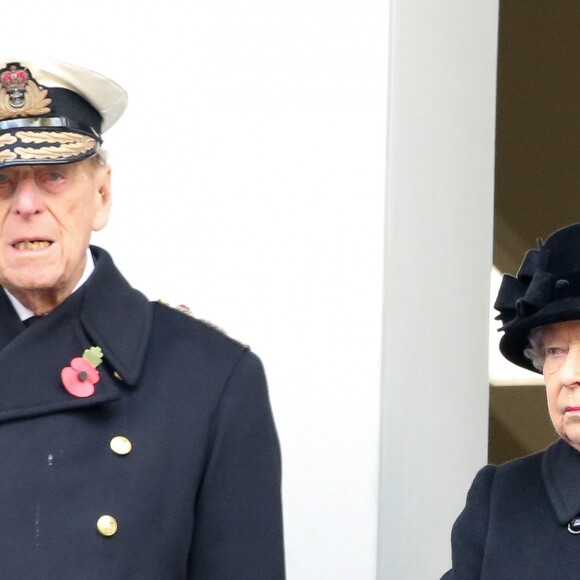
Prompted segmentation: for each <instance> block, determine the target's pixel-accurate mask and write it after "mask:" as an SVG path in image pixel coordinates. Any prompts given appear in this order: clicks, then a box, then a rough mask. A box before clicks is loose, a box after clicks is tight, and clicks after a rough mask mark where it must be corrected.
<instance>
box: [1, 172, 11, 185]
mask: <svg viewBox="0 0 580 580" xmlns="http://www.w3.org/2000/svg"><path fill="white" fill-rule="evenodd" d="M9 181H10V177H8V175H7V174H6V173H0V184H2V183H8V182H9Z"/></svg>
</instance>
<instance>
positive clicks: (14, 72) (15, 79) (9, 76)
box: [0, 63, 52, 120]
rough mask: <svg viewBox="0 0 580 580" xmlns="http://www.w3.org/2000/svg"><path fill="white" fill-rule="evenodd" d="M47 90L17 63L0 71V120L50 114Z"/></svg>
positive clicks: (50, 100)
mask: <svg viewBox="0 0 580 580" xmlns="http://www.w3.org/2000/svg"><path fill="white" fill-rule="evenodd" d="M51 103H52V99H50V98H49V97H48V90H47V89H44V88H41V87H40V86H38V85H37V84H36V82H35V81H34V79H33V78H32V76H31V75H30V73H29V72H28V70H27V69H25V68H23V67H21V66H20V65H19V64H18V63H12V64H9V65H8V66H7V67H6V68H4V69H2V70H0V120H3V119H13V118H15V117H27V116H28V117H30V116H35V115H44V114H45V113H50V108H49V105H50V104H51Z"/></svg>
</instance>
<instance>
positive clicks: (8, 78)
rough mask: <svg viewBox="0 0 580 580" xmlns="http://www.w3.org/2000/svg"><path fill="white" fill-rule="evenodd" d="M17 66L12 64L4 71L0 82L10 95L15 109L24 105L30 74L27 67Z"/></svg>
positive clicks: (11, 103)
mask: <svg viewBox="0 0 580 580" xmlns="http://www.w3.org/2000/svg"><path fill="white" fill-rule="evenodd" d="M17 66H18V65H16V64H12V65H10V66H9V68H8V70H6V71H4V72H3V73H2V76H0V84H2V86H3V87H4V89H5V90H6V92H7V93H8V95H9V97H10V105H11V106H12V107H14V108H15V109H20V108H21V107H22V106H23V105H24V91H25V90H26V85H27V84H28V81H29V80H30V76H29V74H28V72H27V71H26V70H25V69H23V68H17Z"/></svg>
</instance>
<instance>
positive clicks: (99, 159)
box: [92, 145, 108, 165]
mask: <svg viewBox="0 0 580 580" xmlns="http://www.w3.org/2000/svg"><path fill="white" fill-rule="evenodd" d="M92 158H93V159H94V160H95V162H96V164H97V165H107V158H108V155H107V152H106V151H105V150H104V149H103V148H102V147H101V146H100V145H97V148H96V149H95V154H94V155H93V156H92Z"/></svg>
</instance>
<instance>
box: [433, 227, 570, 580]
mask: <svg viewBox="0 0 580 580" xmlns="http://www.w3.org/2000/svg"><path fill="white" fill-rule="evenodd" d="M495 308H496V309H497V310H498V311H499V313H500V314H499V316H498V318H499V319H500V320H501V321H502V323H503V326H502V329H501V330H503V331H504V335H503V337H502V339H501V342H500V350H501V352H502V354H503V355H504V356H505V357H506V358H507V359H508V360H509V361H511V362H513V363H515V364H517V365H519V366H521V367H524V368H526V369H530V370H533V371H536V372H540V373H543V375H544V380H545V383H546V394H547V403H548V411H549V414H550V419H551V421H552V423H553V425H554V428H555V429H556V432H557V434H558V435H559V437H560V438H559V440H558V441H557V442H556V443H554V444H553V445H551V446H550V447H548V449H546V450H545V451H542V452H541V453H537V454H535V455H531V456H529V457H524V458H522V459H517V460H515V461H511V462H508V463H506V464H504V465H501V466H498V467H496V466H493V465H488V466H486V467H484V468H483V469H482V470H481V471H480V472H479V473H478V474H477V476H476V477H475V480H474V482H473V484H472V486H471V489H470V491H469V494H468V496H467V503H466V506H465V508H464V510H463V512H462V513H461V515H460V516H459V517H458V518H457V521H456V522H455V524H454V526H453V532H452V549H453V568H452V570H450V571H449V572H447V574H445V575H444V576H443V578H444V579H445V580H468V579H475V578H477V579H489V580H492V579H493V580H501V579H504V578H505V579H508V578H509V579H510V580H513V579H516V578H525V579H526V580H534V579H538V580H549V579H551V578H558V579H568V578H569V579H572V578H574V579H578V578H580V223H578V224H573V225H571V226H568V227H565V228H563V229H561V230H558V231H556V232H555V233H554V234H552V235H551V236H550V237H549V238H548V239H547V240H546V242H545V243H543V242H540V243H539V248H538V250H530V251H529V252H528V253H527V254H526V257H525V259H524V261H523V263H522V265H521V267H520V270H519V272H518V275H517V277H513V276H508V275H506V276H504V279H503V282H502V285H501V288H500V290H499V294H498V298H497V301H496V303H495Z"/></svg>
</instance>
